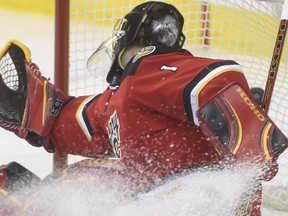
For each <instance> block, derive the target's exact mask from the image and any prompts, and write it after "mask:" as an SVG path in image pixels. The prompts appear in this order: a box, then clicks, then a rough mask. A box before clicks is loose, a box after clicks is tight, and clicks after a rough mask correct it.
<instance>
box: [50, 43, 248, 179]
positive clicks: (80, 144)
mask: <svg viewBox="0 0 288 216" xmlns="http://www.w3.org/2000/svg"><path fill="white" fill-rule="evenodd" d="M233 82H236V83H238V84H240V85H241V86H242V87H243V88H244V89H247V90H248V84H247V82H246V79H245V77H244V75H243V73H242V71H241V67H240V66H239V65H238V64H237V63H236V62H234V61H224V60H215V59H207V58H199V57H194V56H192V55H191V54H190V53H189V52H188V51H186V50H173V49H170V48H169V49H167V48H161V49H158V48H157V49H156V48H155V47H146V48H144V49H142V50H141V52H139V53H138V54H137V55H136V56H135V57H134V58H133V59H131V61H130V62H129V63H128V65H127V66H126V68H125V70H124V73H123V75H122V78H121V84H120V86H116V87H109V88H108V89H107V90H106V91H104V92H103V94H101V95H99V96H90V97H88V96H85V97H79V98H76V99H74V100H72V101H70V102H69V103H68V104H66V105H65V106H64V108H63V110H62V111H61V113H60V116H59V117H58V119H57V122H56V124H55V125H54V128H53V133H52V134H51V136H52V137H53V140H54V143H55V145H56V147H57V148H58V149H60V150H61V151H64V152H67V153H72V154H78V155H82V156H98V155H111V154H113V156H114V157H115V158H118V159H119V161H120V163H122V164H124V165H125V167H126V171H127V173H128V174H130V173H134V174H133V175H134V176H135V173H138V175H139V176H137V177H136V178H137V179H138V180H139V179H142V180H143V179H146V180H147V181H154V180H155V179H157V178H162V177H164V176H167V175H169V174H172V173H175V172H178V171H181V170H183V169H187V168H194V167H199V166H203V165H209V164H215V163H218V162H219V160H221V157H220V155H219V154H218V153H217V151H216V150H215V149H214V148H213V147H212V146H211V145H210V144H209V142H208V141H207V139H206V138H205V137H204V135H203V134H202V133H201V131H200V130H199V127H198V119H197V118H196V115H195V113H196V111H197V109H198V107H199V106H201V104H203V103H205V102H206V101H208V100H209V99H210V98H212V97H214V96H215V95H216V94H217V93H218V92H219V91H220V90H221V89H223V88H224V87H225V86H226V85H228V84H230V83H233ZM127 167H128V168H127ZM131 169H132V170H133V171H131Z"/></svg>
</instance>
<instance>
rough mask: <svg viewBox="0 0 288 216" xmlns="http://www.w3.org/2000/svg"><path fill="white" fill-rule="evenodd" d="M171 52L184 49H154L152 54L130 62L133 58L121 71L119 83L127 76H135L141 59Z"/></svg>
mask: <svg viewBox="0 0 288 216" xmlns="http://www.w3.org/2000/svg"><path fill="white" fill-rule="evenodd" d="M171 52H185V50H184V49H177V48H173V47H156V49H155V51H154V52H152V53H151V54H149V55H145V56H143V57H141V58H139V59H138V60H137V61H136V62H134V63H133V62H132V61H133V58H132V59H131V60H130V61H129V62H128V64H127V65H126V67H125V70H124V71H123V74H122V76H121V82H122V81H123V80H124V79H125V78H126V77H127V76H129V75H135V74H136V71H137V69H138V67H139V65H140V63H141V62H142V60H143V59H145V58H146V57H149V56H154V55H161V54H168V53H171Z"/></svg>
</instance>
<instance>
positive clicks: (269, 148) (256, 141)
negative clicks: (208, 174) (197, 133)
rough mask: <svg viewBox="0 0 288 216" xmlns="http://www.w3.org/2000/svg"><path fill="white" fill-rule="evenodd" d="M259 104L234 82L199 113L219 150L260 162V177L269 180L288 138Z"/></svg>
mask: <svg viewBox="0 0 288 216" xmlns="http://www.w3.org/2000/svg"><path fill="white" fill-rule="evenodd" d="M256 104H257V103H256V101H255V100H254V98H251V97H250V96H249V95H248V93H246V92H245V91H244V90H243V88H241V86H239V85H238V84H232V85H230V86H229V87H227V88H225V89H223V90H222V91H221V92H220V93H219V94H218V95H217V96H216V97H215V98H214V99H212V100H211V101H209V102H208V103H206V104H204V105H203V106H201V107H200V108H199V110H198V113H197V116H198V118H199V120H200V128H201V130H202V132H203V133H204V134H205V135H206V136H207V137H209V138H211V139H210V141H211V144H212V145H213V146H214V148H215V149H216V150H217V151H218V152H219V154H221V155H222V156H223V157H226V158H228V160H235V159H236V161H237V162H239V161H240V162H245V163H248V164H252V165H256V166H257V165H259V166H260V168H261V173H259V175H261V176H260V179H264V180H266V181H268V180H270V179H271V178H273V176H275V175H276V173H277V171H278V166H277V162H276V160H277V158H278V157H279V155H280V154H281V153H282V152H283V151H284V150H285V149H286V148H287V144H288V141H287V138H286V137H285V136H284V135H283V133H282V132H281V131H280V130H279V128H277V126H276V125H275V124H274V123H273V122H272V121H271V119H270V118H269V117H268V116H267V114H266V113H265V112H264V111H263V110H262V109H261V108H260V107H259V106H257V105H256ZM263 168H264V169H263Z"/></svg>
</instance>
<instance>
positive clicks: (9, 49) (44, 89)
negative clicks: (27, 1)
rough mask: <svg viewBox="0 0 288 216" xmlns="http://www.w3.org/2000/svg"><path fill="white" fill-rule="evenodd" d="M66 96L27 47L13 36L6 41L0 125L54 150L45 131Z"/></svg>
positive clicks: (0, 65) (0, 71) (0, 72)
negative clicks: (42, 69)
mask: <svg viewBox="0 0 288 216" xmlns="http://www.w3.org/2000/svg"><path fill="white" fill-rule="evenodd" d="M69 98H70V97H67V96H65V95H64V93H63V92H61V91H60V90H59V89H57V88H56V87H55V86H54V85H53V84H51V83H50V82H49V81H48V80H47V79H46V78H45V77H43V76H42V75H41V73H40V70H39V68H38V67H37V65H36V64H34V63H32V62H31V58H30V52H29V50H28V48H27V47H25V46H24V45H23V44H21V43H20V42H19V41H16V40H12V41H9V42H8V43H7V44H6V46H5V47H4V48H3V50H2V51H1V53H0V126H1V127H3V128H5V129H7V130H9V131H13V132H14V133H16V135H18V136H19V137H21V138H25V139H26V140H27V141H28V142H29V143H30V144H32V145H34V146H44V147H45V149H46V150H47V151H49V152H51V151H54V147H53V145H52V144H51V142H50V141H49V139H48V135H49V132H50V130H51V128H52V126H53V122H54V120H55V118H56V117H57V116H58V114H59V111H60V109H61V107H62V106H63V104H64V102H66V101H68V99H69Z"/></svg>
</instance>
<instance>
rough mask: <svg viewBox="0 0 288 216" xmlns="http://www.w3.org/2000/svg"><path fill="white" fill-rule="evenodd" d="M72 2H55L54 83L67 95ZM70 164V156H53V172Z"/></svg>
mask: <svg viewBox="0 0 288 216" xmlns="http://www.w3.org/2000/svg"><path fill="white" fill-rule="evenodd" d="M69 3H70V0H61V1H57V0H55V55H54V56H55V59H54V64H55V67H54V82H55V85H56V86H57V87H58V88H60V89H61V90H62V91H63V92H64V93H65V94H69V25H70V21H69V18H70V7H69V6H70V4H69ZM67 164H68V155H67V154H65V153H63V152H59V151H56V152H55V153H54V154H53V171H57V170H61V169H63V168H64V167H66V166H67Z"/></svg>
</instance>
